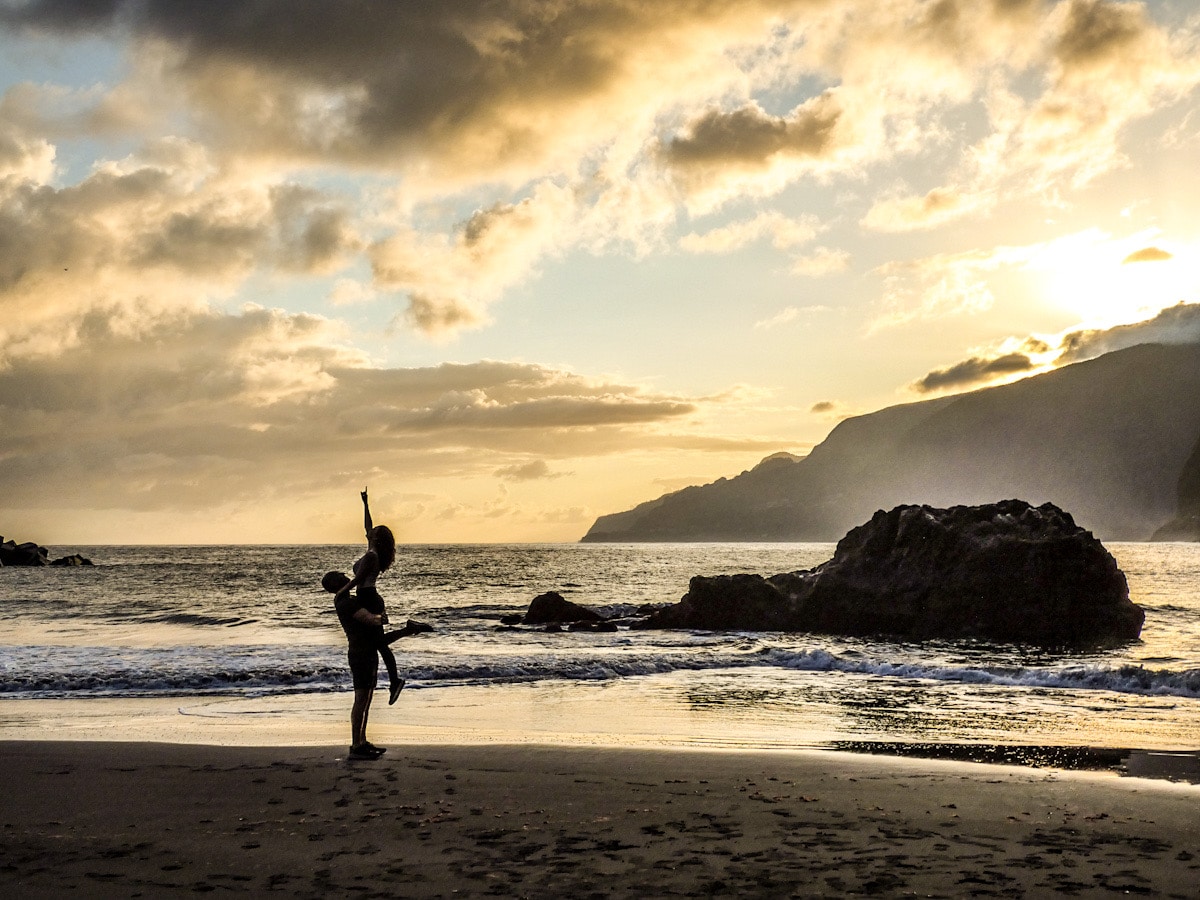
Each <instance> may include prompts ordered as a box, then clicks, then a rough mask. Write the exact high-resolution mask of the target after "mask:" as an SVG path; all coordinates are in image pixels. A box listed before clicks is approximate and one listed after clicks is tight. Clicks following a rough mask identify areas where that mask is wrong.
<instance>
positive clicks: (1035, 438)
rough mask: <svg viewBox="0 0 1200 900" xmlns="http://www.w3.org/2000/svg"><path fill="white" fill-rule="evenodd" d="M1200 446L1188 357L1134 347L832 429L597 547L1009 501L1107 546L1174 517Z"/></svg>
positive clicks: (833, 536)
mask: <svg viewBox="0 0 1200 900" xmlns="http://www.w3.org/2000/svg"><path fill="white" fill-rule="evenodd" d="M1198 438H1200V344H1181V345H1176V344H1171V345H1167V344H1141V345H1138V346H1135V347H1129V348H1126V349H1122V350H1117V351H1113V352H1111V353H1107V354H1104V355H1103V356H1099V357H1096V358H1095V359H1091V360H1087V361H1084V362H1079V363H1074V364H1072V365H1069V366H1064V367H1062V368H1060V369H1056V370H1055V371H1053V372H1049V373H1046V374H1043V375H1039V376H1034V377H1031V378H1027V379H1023V380H1021V381H1017V382H1013V383H1010V384H1006V385H1000V386H996V387H989V388H983V389H981V390H978V391H972V392H969V393H965V394H956V395H953V396H949V397H939V398H935V399H932V400H923V401H917V402H913V403H906V404H899V405H896V406H890V407H886V408H884V409H881V410H878V411H876V412H872V413H868V414H865V415H862V416H856V417H854V418H851V419H846V420H845V421H843V422H841V423H839V424H838V425H837V426H836V427H835V428H834V429H833V430H832V431H831V432H830V433H829V435H828V436H827V437H826V439H825V440H824V441H822V442H821V443H820V444H818V445H817V446H816V447H814V448H813V450H812V452H811V453H809V455H808V456H806V457H803V458H800V459H799V460H789V459H787V458H785V457H780V456H778V455H773V456H772V457H768V458H767V459H765V460H763V461H762V462H760V463H759V464H758V465H757V466H755V467H754V468H753V469H750V470H748V471H746V472H743V473H742V474H740V475H737V476H734V477H732V478H722V479H718V480H717V481H715V482H712V483H711V484H707V485H702V486H693V487H688V488H684V489H682V490H679V491H675V492H672V493H670V494H666V495H663V496H661V497H658V498H656V499H654V500H650V501H647V502H645V503H642V504H639V505H638V506H636V507H634V508H633V509H631V510H626V511H624V512H618V513H612V514H609V515H606V516H601V517H599V518H598V519H597V520H596V522H595V523H594V524H593V525H592V527H591V529H590V530H589V531H588V533H587V534H586V535H585V536H584V537H583V540H584V541H586V542H595V541H704V540H713V541H738V540H747V541H754V540H762V541H771V540H785V541H805V540H808V541H833V540H837V539H839V538H840V537H841V536H842V535H843V534H845V532H846V531H847V530H848V529H849V528H851V527H854V526H855V525H857V524H859V523H860V522H863V521H865V520H866V519H868V518H870V516H871V515H872V514H873V513H874V512H875V511H876V510H878V509H888V508H891V507H893V506H896V505H899V504H902V503H912V504H922V503H924V504H928V505H932V506H953V505H959V504H977V503H987V502H993V501H996V500H999V499H1005V498H1009V497H1020V498H1021V499H1024V500H1028V501H1029V502H1031V503H1042V502H1047V501H1048V502H1053V503H1055V504H1057V505H1059V506H1060V507H1062V508H1063V509H1066V510H1068V511H1069V512H1071V513H1072V514H1073V515H1074V516H1075V518H1076V520H1077V521H1079V522H1080V524H1082V525H1083V526H1084V527H1086V528H1089V529H1090V530H1092V531H1094V532H1095V533H1096V534H1097V536H1099V537H1101V538H1102V539H1108V540H1145V539H1148V538H1150V537H1151V536H1152V535H1153V534H1154V532H1155V531H1156V530H1157V529H1158V528H1159V527H1160V526H1162V525H1163V523H1164V522H1166V521H1168V520H1169V519H1171V518H1172V516H1174V515H1175V514H1176V512H1177V505H1178V497H1179V494H1178V489H1179V480H1180V478H1181V473H1182V472H1183V469H1184V465H1185V463H1186V462H1187V461H1188V459H1189V458H1190V456H1191V455H1192V453H1193V450H1194V448H1195V447H1196V446H1197V439H1198Z"/></svg>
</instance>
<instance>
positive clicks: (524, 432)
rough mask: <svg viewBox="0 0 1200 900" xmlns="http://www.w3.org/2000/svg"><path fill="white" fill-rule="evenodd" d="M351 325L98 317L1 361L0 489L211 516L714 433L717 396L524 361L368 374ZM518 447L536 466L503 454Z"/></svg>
mask: <svg viewBox="0 0 1200 900" xmlns="http://www.w3.org/2000/svg"><path fill="white" fill-rule="evenodd" d="M341 336H342V335H341V332H340V331H339V329H338V327H337V326H336V325H335V324H334V323H331V322H329V321H328V320H325V319H322V318H320V317H316V316H306V315H288V314H284V313H282V312H279V311H274V310H267V309H262V308H250V309H247V310H244V311H243V312H241V313H239V314H236V315H228V314H221V313H216V312H212V311H191V312H186V313H175V314H173V315H165V314H164V315H160V316H158V317H156V318H155V319H154V320H152V321H143V322H140V323H138V324H137V326H136V327H131V324H130V323H129V322H128V321H125V320H122V319H121V318H120V317H118V316H116V315H114V314H107V313H104V312H101V311H94V312H91V313H89V314H87V315H86V316H84V317H83V319H82V320H81V322H80V323H79V326H78V328H77V330H76V332H75V333H74V335H73V340H72V342H71V345H70V346H69V347H68V348H65V349H64V350H61V351H56V352H44V351H43V350H40V349H39V350H35V349H33V348H22V351H21V352H20V353H10V354H9V356H8V357H7V360H6V362H5V363H4V364H3V365H0V418H2V419H3V421H4V433H3V436H2V437H0V493H2V494H3V495H4V496H5V498H6V505H11V508H37V507H41V506H43V505H46V504H50V505H54V504H61V503H68V504H80V505H82V506H85V507H87V508H89V509H105V508H106V509H132V510H171V509H180V510H182V509H202V508H208V507H212V506H216V505H221V504H225V503H230V502H249V501H250V500H253V499H254V498H262V497H264V496H267V495H278V496H286V495H289V494H290V495H294V496H303V495H304V494H305V492H309V493H311V492H312V491H315V490H323V489H324V488H325V487H326V485H327V484H328V483H329V479H330V477H331V474H332V473H340V475H339V478H340V479H341V480H353V481H355V482H358V481H364V482H369V481H370V480H372V473H375V474H376V475H378V474H379V473H380V472H387V473H391V477H396V473H401V472H402V473H404V474H405V476H406V477H411V478H413V479H415V480H416V479H422V478H426V479H428V478H435V479H436V478H443V477H451V476H453V475H455V474H456V473H457V474H458V475H466V474H474V475H478V476H487V475H498V476H499V477H502V478H506V479H518V480H521V479H531V478H539V477H540V478H550V477H554V475H555V473H552V472H551V471H550V470H549V467H548V465H546V464H545V463H544V462H542V460H543V458H544V457H545V456H546V455H547V454H553V455H554V456H556V457H558V458H566V457H572V456H603V455H607V454H611V453H618V452H628V451H630V450H632V449H640V448H642V447H643V446H645V445H647V444H653V445H655V446H658V447H671V446H676V447H681V446H683V447H687V448H689V449H694V448H697V447H699V446H700V445H701V443H702V442H703V441H705V440H707V439H706V438H705V436H704V435H702V434H696V433H695V432H694V431H693V430H692V429H691V428H689V427H688V425H687V420H688V419H689V417H690V416H692V414H694V413H695V412H696V411H698V410H699V409H701V408H702V407H703V406H704V405H706V404H708V403H710V401H704V400H699V399H691V398H686V397H677V396H672V395H667V394H662V393H654V392H649V391H646V390H644V389H641V388H639V387H636V386H633V385H627V384H619V383H614V382H612V381H599V380H593V379H587V378H583V377H581V376H579V375H576V374H573V373H570V372H566V371H562V370H558V369H550V368H546V367H542V366H537V365H531V364H525V363H511V362H492V361H482V362H478V363H473V364H449V363H447V364H442V365H437V366H431V367H426V368H408V369H402V368H397V369H384V368H376V367H373V366H372V365H371V364H370V363H369V362H368V360H367V359H366V358H365V357H364V356H363V355H362V354H361V353H359V352H357V351H354V350H352V349H350V348H348V347H345V346H343V345H341V344H340V343H339V339H340V338H341ZM68 436H69V437H68ZM718 443H719V442H718ZM722 449H724V448H722ZM514 456H517V457H520V456H526V457H528V458H533V459H535V462H532V463H528V464H520V465H514V464H512V463H504V464H501V461H502V460H505V459H509V460H511V459H512V458H513V457H514ZM375 480H378V478H376V479H375Z"/></svg>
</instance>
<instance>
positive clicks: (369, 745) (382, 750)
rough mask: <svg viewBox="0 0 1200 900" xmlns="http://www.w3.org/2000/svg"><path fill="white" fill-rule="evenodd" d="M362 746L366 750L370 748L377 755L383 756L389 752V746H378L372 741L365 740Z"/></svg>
mask: <svg viewBox="0 0 1200 900" xmlns="http://www.w3.org/2000/svg"><path fill="white" fill-rule="evenodd" d="M362 748H363V749H364V750H369V751H370V752H371V753H374V754H375V755H376V756H383V754H385V753H387V747H376V746H375V745H374V744H372V743H371V742H370V741H363V742H362Z"/></svg>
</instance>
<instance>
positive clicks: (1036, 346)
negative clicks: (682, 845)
mask: <svg viewBox="0 0 1200 900" xmlns="http://www.w3.org/2000/svg"><path fill="white" fill-rule="evenodd" d="M1198 83H1200V9H1198V8H1197V6H1196V4H1195V3H1194V2H1192V0H1156V2H1145V3H1135V2H1110V0H1061V2H1050V0H740V2H737V3H729V2H716V0H655V2H653V3H647V2H644V0H591V2H571V0H456V2H454V3H442V2H424V0H420V2H418V0H410V2H402V3H401V2H397V3H390V2H381V0H343V2H339V3H323V2H315V0H236V2H235V0H207V2H205V3H187V4H185V3H178V2H174V0H0V534H3V535H4V536H5V537H8V538H14V539H16V540H18V541H24V540H33V541H37V542H39V543H42V544H46V545H50V546H53V545H56V544H94V543H243V542H249V543H270V544H283V543H309V542H342V541H345V542H353V541H358V540H361V515H360V514H361V507H360V503H359V498H358V493H359V491H360V490H362V489H363V487H364V486H369V488H370V492H371V500H372V510H373V512H374V513H375V518H376V521H377V522H386V523H387V524H389V525H390V526H391V527H392V528H393V530H394V531H395V532H396V535H397V538H398V540H400V541H401V542H410V543H426V542H510V541H511V542H524V541H573V540H577V539H578V538H579V537H580V536H582V535H583V534H584V533H585V532H586V531H587V529H588V527H589V526H590V525H591V523H592V521H593V520H594V519H595V517H596V516H598V515H603V514H606V513H611V512H616V511H619V510H623V509H627V508H629V507H631V506H633V505H635V504H637V503H640V502H642V501H645V500H650V499H653V498H654V497H657V496H659V495H661V494H663V493H665V492H667V491H672V490H676V489H679V488H681V487H684V486H686V485H689V484H700V483H706V482H710V481H713V480H715V479H717V478H719V477H722V476H725V477H731V476H733V475H736V474H738V473H739V472H741V471H743V470H745V469H748V468H751V467H753V466H754V465H755V464H756V463H757V462H758V461H759V460H761V459H762V458H764V457H766V456H768V455H771V454H774V453H777V452H789V453H793V454H796V455H803V454H804V453H806V452H807V451H808V450H809V449H811V448H812V447H813V446H814V445H815V444H817V443H819V442H820V441H821V440H822V439H823V438H824V437H825V436H826V435H827V434H828V433H829V431H830V430H831V429H832V428H833V427H834V426H836V424H837V423H838V422H839V421H841V420H842V419H844V418H846V417H848V416H851V415H856V414H861V413H865V412H870V411H873V410H876V409H880V408H883V407H886V406H890V405H894V404H897V403H906V402H913V401H917V400H921V399H925V398H929V397H936V396H942V395H945V394H948V393H956V392H961V391H966V390H974V389H977V388H980V387H983V386H986V385H990V384H997V383H1002V382H1005V381H1011V380H1013V379H1017V378H1022V377H1027V376H1030V375H1034V374H1038V373H1040V372H1045V371H1049V370H1051V369H1053V368H1055V367H1057V366H1061V365H1064V364H1067V363H1070V362H1074V361H1078V360H1081V359H1086V358H1089V357H1091V356H1095V355H1097V354H1099V353H1102V352H1105V351H1107V350H1111V349H1116V348H1119V347H1121V346H1127V345H1130V344H1135V343H1141V342H1144V341H1147V340H1158V341H1196V340H1200V218H1198V216H1197V213H1196V210H1198V209H1200V166H1197V165H1196V160H1197V158H1198V156H1200V91H1198V90H1197V84H1198Z"/></svg>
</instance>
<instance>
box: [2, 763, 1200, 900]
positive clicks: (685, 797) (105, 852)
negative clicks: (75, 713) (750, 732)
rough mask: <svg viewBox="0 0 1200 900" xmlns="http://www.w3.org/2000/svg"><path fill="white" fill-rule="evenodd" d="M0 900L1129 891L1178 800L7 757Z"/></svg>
mask: <svg viewBox="0 0 1200 900" xmlns="http://www.w3.org/2000/svg"><path fill="white" fill-rule="evenodd" d="M0 765H2V766H3V771H4V773H5V777H6V785H5V788H4V792H3V797H4V800H3V806H2V813H0V827H2V828H3V835H4V838H3V843H4V847H5V850H4V854H3V862H0V892H2V893H4V894H5V895H7V896H14V897H16V896H21V897H36V896H61V895H64V894H66V893H75V892H80V893H85V894H87V895H90V896H114V897H117V896H119V897H137V896H142V897H160V896H172V895H183V894H188V895H191V894H194V893H197V892H220V893H225V892H244V893H251V894H262V893H267V892H279V893H281V894H283V895H295V896H310V897H318V896H326V895H331V894H333V895H345V894H354V895H356V896H380V897H383V896H399V897H451V896H459V897H462V896H500V897H515V896H528V897H551V896H565V895H571V896H574V897H576V898H583V897H610V896H617V897H633V896H637V897H696V896H739V897H784V896H844V895H851V896H853V895H877V896H932V897H963V896H1074V897H1090V896H1110V895H1114V894H1126V893H1130V894H1136V895H1141V896H1159V897H1179V898H1188V897H1195V896H1196V895H1197V885H1200V812H1197V810H1198V809H1200V802H1198V801H1200V787H1197V786H1195V785H1186V784H1172V783H1168V782H1163V781H1150V780H1143V779H1136V778H1118V777H1116V776H1114V775H1111V774H1108V773H1081V772H1065V771H1060V770H1048V769H1031V768H1021V767H1011V766H1010V767H1004V766H994V765H979V764H973V763H964V762H956V761H931V760H919V759H906V758H884V757H878V756H863V755H852V754H845V753H828V752H824V753H823V752H812V753H786V752H719V753H714V752H701V751H688V750H662V751H660V750H647V749H636V750H619V749H595V748H564V747H541V746H487V745H476V746H437V745H405V746H393V747H392V749H391V750H390V752H389V753H388V754H387V755H386V756H385V757H384V758H383V759H381V760H379V761H377V762H350V761H347V760H346V758H345V749H344V748H342V747H324V748H323V747H275V748H270V747H212V746H200V745H180V744H154V743H102V742H92V741H81V742H39V741H8V742H3V743H0Z"/></svg>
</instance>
